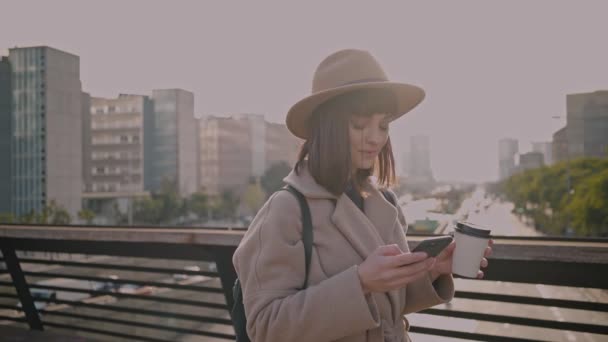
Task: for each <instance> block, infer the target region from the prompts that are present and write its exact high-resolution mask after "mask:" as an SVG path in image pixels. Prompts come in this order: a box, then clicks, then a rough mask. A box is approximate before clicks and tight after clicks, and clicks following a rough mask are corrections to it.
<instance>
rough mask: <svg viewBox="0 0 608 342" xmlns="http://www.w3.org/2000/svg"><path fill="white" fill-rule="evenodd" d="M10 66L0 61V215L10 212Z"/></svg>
mask: <svg viewBox="0 0 608 342" xmlns="http://www.w3.org/2000/svg"><path fill="white" fill-rule="evenodd" d="M11 75H12V72H11V65H10V63H9V61H8V57H2V58H1V59H0V213H10V212H11V195H12V193H11V168H10V165H11V127H12V124H11V122H12V118H11V99H12V97H13V94H12V87H11Z"/></svg>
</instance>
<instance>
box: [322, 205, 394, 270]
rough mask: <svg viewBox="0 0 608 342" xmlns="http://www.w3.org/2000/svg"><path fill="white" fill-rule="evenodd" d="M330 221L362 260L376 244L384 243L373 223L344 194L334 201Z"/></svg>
mask: <svg viewBox="0 0 608 342" xmlns="http://www.w3.org/2000/svg"><path fill="white" fill-rule="evenodd" d="M331 221H332V222H333V223H334V225H335V226H336V228H338V230H339V231H340V233H342V235H343V236H344V238H345V239H346V240H348V242H349V243H350V244H351V246H352V247H353V248H354V249H355V251H356V252H357V253H358V254H359V256H361V259H362V260H365V258H367V256H368V255H370V254H371V253H372V252H373V251H374V250H375V249H376V248H378V246H381V245H384V240H383V239H382V237H381V236H380V234H378V231H377V229H376V228H375V227H374V225H373V223H372V222H371V221H370V220H369V218H368V217H367V216H366V215H365V214H364V213H363V212H361V210H359V208H358V207H357V205H356V204H355V203H353V201H351V200H350V198H349V197H348V196H347V195H346V194H342V195H341V196H340V198H339V199H338V201H337V202H336V207H335V209H334V212H333V214H332V216H331Z"/></svg>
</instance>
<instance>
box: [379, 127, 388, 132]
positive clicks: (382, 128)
mask: <svg viewBox="0 0 608 342" xmlns="http://www.w3.org/2000/svg"><path fill="white" fill-rule="evenodd" d="M380 129H381V130H383V131H385V132H386V131H388V126H380Z"/></svg>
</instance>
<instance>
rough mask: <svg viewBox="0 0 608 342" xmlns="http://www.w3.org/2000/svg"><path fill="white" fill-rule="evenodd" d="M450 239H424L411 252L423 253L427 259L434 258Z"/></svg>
mask: <svg viewBox="0 0 608 342" xmlns="http://www.w3.org/2000/svg"><path fill="white" fill-rule="evenodd" d="M452 239H453V238H452V237H451V236H441V237H436V238H431V239H426V240H424V241H422V242H420V243H419V244H418V246H416V248H414V250H413V251H412V252H425V253H426V254H428V256H429V257H436V256H437V255H439V253H441V251H443V250H444V249H445V248H446V247H447V246H448V245H449V244H450V243H451V242H452Z"/></svg>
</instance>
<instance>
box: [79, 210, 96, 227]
mask: <svg viewBox="0 0 608 342" xmlns="http://www.w3.org/2000/svg"><path fill="white" fill-rule="evenodd" d="M78 218H79V219H81V220H83V221H85V222H86V224H91V223H93V219H94V218H95V212H93V211H92V210H90V209H82V210H81V211H79V212H78Z"/></svg>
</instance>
